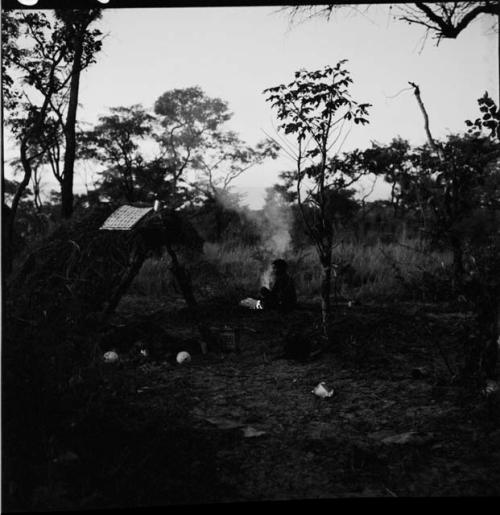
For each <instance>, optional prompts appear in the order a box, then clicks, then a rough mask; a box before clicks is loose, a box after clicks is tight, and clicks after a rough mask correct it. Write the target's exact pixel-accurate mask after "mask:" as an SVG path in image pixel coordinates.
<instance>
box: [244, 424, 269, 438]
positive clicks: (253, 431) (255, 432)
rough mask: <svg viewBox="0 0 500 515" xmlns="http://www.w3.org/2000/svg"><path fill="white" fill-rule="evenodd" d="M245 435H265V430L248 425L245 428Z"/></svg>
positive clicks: (245, 436)
mask: <svg viewBox="0 0 500 515" xmlns="http://www.w3.org/2000/svg"><path fill="white" fill-rule="evenodd" d="M242 431H243V437H244V438H256V437H258V436H262V435H265V434H266V432H265V431H260V430H259V429H255V428H254V427H252V426H246V427H244V428H243V430H242Z"/></svg>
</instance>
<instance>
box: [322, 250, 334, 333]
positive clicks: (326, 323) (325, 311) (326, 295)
mask: <svg viewBox="0 0 500 515" xmlns="http://www.w3.org/2000/svg"><path fill="white" fill-rule="evenodd" d="M320 261H321V267H322V277H321V324H322V328H323V336H324V337H325V338H326V341H328V339H329V336H330V319H331V301H330V293H331V289H332V263H331V252H329V253H326V252H325V253H322V254H321V255H320Z"/></svg>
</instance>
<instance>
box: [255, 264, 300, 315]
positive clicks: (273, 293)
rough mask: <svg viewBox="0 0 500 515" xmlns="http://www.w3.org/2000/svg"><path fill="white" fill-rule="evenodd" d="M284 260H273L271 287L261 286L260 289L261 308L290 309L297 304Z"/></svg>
mask: <svg viewBox="0 0 500 515" xmlns="http://www.w3.org/2000/svg"><path fill="white" fill-rule="evenodd" d="M286 269H287V264H286V261H285V260H283V259H276V260H275V261H273V271H272V279H271V289H269V288H266V287H262V288H261V290H260V294H261V303H262V308H263V309H277V310H279V311H290V310H292V309H294V308H295V306H296V304H297V295H296V293H295V285H294V284H293V280H292V278H291V277H290V276H289V275H288V273H287V271H286Z"/></svg>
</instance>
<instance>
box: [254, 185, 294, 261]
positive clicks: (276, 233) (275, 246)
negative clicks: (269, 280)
mask: <svg viewBox="0 0 500 515" xmlns="http://www.w3.org/2000/svg"><path fill="white" fill-rule="evenodd" d="M262 218H263V220H262V227H261V229H262V245H263V248H264V250H265V251H266V253H268V254H272V255H274V256H276V257H281V256H283V255H284V254H285V253H286V252H287V251H288V250H290V246H291V243H292V235H291V228H292V223H293V216H292V210H291V208H290V206H289V205H288V204H287V203H286V202H285V201H284V199H283V197H282V196H281V194H280V193H279V192H277V191H275V190H272V189H269V190H268V194H267V197H266V203H265V204H264V208H263V217H262Z"/></svg>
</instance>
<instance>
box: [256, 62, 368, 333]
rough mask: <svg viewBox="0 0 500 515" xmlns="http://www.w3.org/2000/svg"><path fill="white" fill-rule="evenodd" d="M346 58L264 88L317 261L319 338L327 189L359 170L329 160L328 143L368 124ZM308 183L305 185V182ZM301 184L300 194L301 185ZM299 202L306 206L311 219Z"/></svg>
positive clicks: (326, 274)
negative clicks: (290, 160) (289, 148)
mask: <svg viewBox="0 0 500 515" xmlns="http://www.w3.org/2000/svg"><path fill="white" fill-rule="evenodd" d="M345 62H346V60H342V61H339V62H338V63H337V64H336V66H334V67H331V66H325V68H324V69H323V70H317V71H312V72H309V71H306V70H300V71H298V72H296V73H295V80H293V81H292V82H290V83H289V84H281V85H279V86H276V87H272V88H268V89H266V90H264V93H265V94H267V98H266V100H267V101H268V102H270V103H271V106H272V107H273V108H274V109H276V111H277V117H278V120H280V123H279V126H278V127H279V129H281V130H282V131H283V132H284V134H285V135H287V134H291V135H293V137H294V138H295V140H296V150H295V155H294V158H295V163H296V169H295V171H294V174H293V182H294V183H295V187H296V193H297V202H298V205H299V207H300V210H301V214H302V217H303V220H304V224H305V226H306V230H307V232H308V234H309V235H310V236H311V238H312V239H313V241H314V244H315V247H316V250H317V253H318V257H319V260H320V263H321V266H322V271H323V272H322V273H323V278H322V285H321V299H322V301H321V311H322V325H323V333H324V336H325V338H328V337H329V330H330V291H331V278H332V250H333V244H334V225H333V221H334V220H333V219H334V211H335V208H334V199H335V194H334V193H333V192H335V191H338V190H339V189H347V188H349V186H350V185H351V184H353V183H354V182H355V181H356V180H357V179H359V175H356V174H351V173H350V171H349V170H348V169H347V168H346V169H343V170H340V169H339V168H338V166H337V165H338V161H337V160H336V159H332V157H331V153H332V148H333V147H334V145H335V144H336V143H337V142H338V141H339V139H340V137H341V135H342V134H343V129H344V127H345V126H346V125H351V124H352V123H353V122H354V123H355V124H359V123H361V124H363V125H364V124H365V123H368V119H367V115H368V111H367V109H368V107H369V106H370V104H367V103H364V104H362V103H358V102H356V101H354V100H353V99H352V98H351V96H350V94H349V91H348V87H349V84H350V83H351V82H352V79H351V77H350V74H349V72H348V71H347V70H346V69H345V68H344V64H345ZM307 185H309V187H307ZM304 187H306V188H307V190H306V196H305V197H304V192H303V189H304ZM305 206H312V207H313V208H314V209H312V210H311V212H312V215H313V216H312V218H309V217H308V216H307V212H306V209H305Z"/></svg>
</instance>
